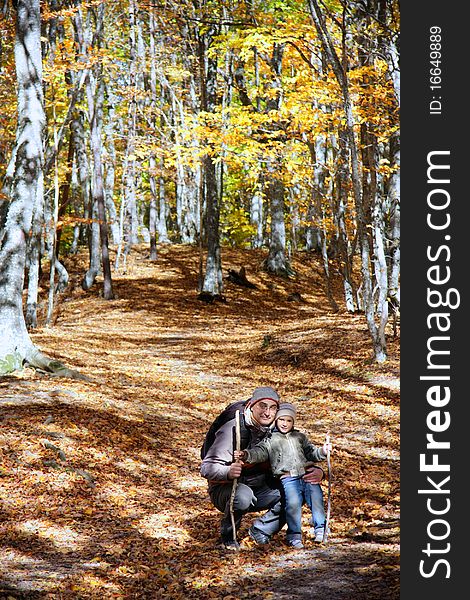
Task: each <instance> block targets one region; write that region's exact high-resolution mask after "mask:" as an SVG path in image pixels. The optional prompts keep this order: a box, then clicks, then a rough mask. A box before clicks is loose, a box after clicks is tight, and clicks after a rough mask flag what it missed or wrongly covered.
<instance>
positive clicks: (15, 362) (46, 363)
mask: <svg viewBox="0 0 470 600" xmlns="http://www.w3.org/2000/svg"><path fill="white" fill-rule="evenodd" d="M16 8H17V15H16V40H15V62H16V75H17V82H18V125H17V135H16V144H15V150H14V152H13V154H14V157H15V162H14V173H13V179H12V186H11V198H10V200H11V201H10V202H9V203H8V208H7V213H6V215H5V221H4V226H3V228H2V230H1V231H0V373H7V372H10V371H13V370H15V369H19V368H21V367H22V365H24V364H30V365H32V366H34V367H36V368H40V369H43V370H45V371H50V372H52V371H54V372H57V373H60V374H63V375H66V376H73V375H76V376H78V374H77V373H76V372H74V371H71V370H69V369H67V368H66V367H65V366H64V365H63V364H62V363H60V362H58V361H53V360H51V359H49V358H48V357H46V356H45V355H44V354H42V352H40V350H38V348H36V346H35V345H34V344H33V342H32V340H31V338H30V337H29V334H28V332H27V329H26V323H25V319H24V315H23V302H22V292H23V283H24V268H25V262H26V237H27V236H28V235H29V232H30V229H31V222H32V214H33V209H34V206H35V205H36V202H37V198H38V196H41V195H42V194H43V189H44V182H43V169H44V154H43V143H44V127H45V114H44V100H43V92H42V56H41V40H40V36H41V18H40V6H39V0H18V2H17V5H16Z"/></svg>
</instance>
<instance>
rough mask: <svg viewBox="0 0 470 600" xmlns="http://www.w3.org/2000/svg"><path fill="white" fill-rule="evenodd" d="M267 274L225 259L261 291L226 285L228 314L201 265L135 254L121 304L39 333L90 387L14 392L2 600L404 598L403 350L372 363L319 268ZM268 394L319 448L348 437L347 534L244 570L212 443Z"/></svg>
mask: <svg viewBox="0 0 470 600" xmlns="http://www.w3.org/2000/svg"><path fill="white" fill-rule="evenodd" d="M260 258H261V255H260V254H259V253H257V252H245V253H244V254H241V253H239V252H238V253H237V252H235V251H232V252H229V251H226V253H225V255H224V260H225V266H226V268H229V267H230V268H237V269H238V268H239V267H240V266H241V264H242V263H241V261H243V264H244V265H245V267H246V268H247V275H248V277H249V278H250V279H252V280H253V281H254V282H255V283H256V284H257V286H258V288H257V289H256V290H249V291H246V290H244V289H243V288H236V287H235V286H232V285H231V284H228V285H227V303H226V304H223V303H218V304H216V305H205V304H203V303H201V302H200V301H198V300H197V299H196V298H195V293H194V289H195V280H196V272H197V269H196V265H197V257H196V256H195V254H194V251H191V250H190V249H185V248H178V247H175V248H168V249H165V250H164V251H162V253H161V256H160V258H159V261H158V262H157V263H155V264H151V263H148V262H147V261H145V260H144V259H143V252H142V253H141V254H135V255H134V256H133V257H132V256H131V260H130V262H129V265H128V272H127V273H126V274H125V275H121V276H120V277H116V279H115V289H116V291H117V293H118V299H116V300H114V301H113V302H111V303H110V302H106V301H104V300H102V299H101V298H100V297H99V296H98V294H97V291H96V292H95V294H94V295H93V296H91V297H90V294H85V293H84V292H82V291H81V290H80V289H79V288H78V286H77V287H76V288H75V289H72V290H70V291H69V292H68V295H67V297H65V298H63V302H62V304H61V306H60V309H59V312H58V314H57V318H56V322H55V325H54V328H52V329H51V330H48V331H46V330H43V331H39V332H38V333H36V334H35V339H36V341H37V343H38V344H39V345H40V347H41V348H42V349H43V350H44V351H46V352H48V353H49V354H50V355H52V356H56V357H57V358H60V359H62V360H65V361H66V362H67V364H69V365H72V366H73V367H74V368H77V369H79V370H81V371H82V372H84V373H86V374H87V375H89V376H90V377H92V378H93V382H92V383H83V382H75V381H70V380H51V379H50V378H47V377H41V376H40V375H38V374H36V373H33V372H32V371H30V370H25V371H23V372H22V373H21V374H19V375H15V376H14V377H11V378H5V379H4V380H1V381H0V419H1V430H0V460H1V462H0V490H1V495H0V517H1V520H0V539H1V542H0V590H1V591H0V598H8V597H9V596H10V597H12V598H23V597H24V598H63V597H67V598H69V597H71V598H84V599H85V598H86V599H88V598H151V599H153V598H173V599H175V600H177V599H180V598H194V599H196V598H197V599H201V600H202V599H206V598H225V600H231V599H232V598H252V599H254V600H258V599H259V600H261V599H264V598H273V599H277V600H287V599H288V598H293V599H299V600H304V599H307V598H317V597H318V598H325V597H328V598H329V600H339V599H358V600H361V599H364V600H365V599H366V598H367V599H375V598H377V599H380V600H387V599H392V598H393V599H395V598H398V597H399V588H398V541H399V538H398V502H399V497H398V490H399V481H398V477H399V460H398V458H399V456H398V451H399V444H398V403H399V392H398V355H397V351H398V350H397V346H398V343H397V342H395V343H394V344H392V345H391V360H390V362H389V363H387V365H386V366H381V367H379V366H377V365H373V364H370V363H369V362H368V356H369V353H370V349H369V341H368V336H367V332H366V329H365V325H364V323H363V320H362V318H361V317H360V316H353V317H351V316H348V315H344V314H341V313H340V314H332V313H330V312H329V310H328V305H327V303H326V301H325V299H324V296H323V291H322V290H323V285H322V280H321V269H320V268H319V267H318V266H317V267H316V266H314V267H313V268H312V264H311V259H309V261H307V260H301V261H298V262H296V264H295V267H296V269H297V271H298V277H297V279H296V280H294V281H292V282H284V281H277V280H274V281H273V280H272V279H270V278H269V277H267V276H266V275H265V274H264V273H262V272H261V271H259V264H260ZM79 276H80V274H79V273H77V274H76V276H75V281H78V278H79ZM72 280H73V277H72ZM294 291H297V292H300V293H301V295H302V298H303V302H300V303H298V302H291V301H289V300H288V299H287V298H288V295H289V294H290V293H292V292H294ZM338 294H340V291H338ZM338 300H340V298H339V297H338ZM394 352H395V353H396V354H394ZM263 384H268V385H274V386H275V387H276V388H277V389H278V390H279V392H280V393H281V396H282V397H283V398H284V399H285V400H289V401H293V402H295V403H296V404H297V405H298V409H299V426H300V427H301V428H302V429H304V430H305V431H307V432H308V433H309V434H310V435H311V437H312V438H313V440H315V441H317V443H320V442H321V441H322V440H323V437H324V433H325V431H326V430H327V429H329V430H330V431H331V434H332V439H333V443H334V445H335V451H334V454H333V457H332V459H333V467H334V479H333V501H332V534H331V537H330V541H329V543H328V544H327V545H324V546H315V545H314V544H313V542H312V541H311V540H310V539H309V538H308V537H307V538H306V548H305V549H304V550H303V551H300V552H299V551H294V550H291V549H289V548H287V547H286V546H285V545H284V543H283V534H282V533H281V534H280V535H278V536H277V537H276V538H275V540H274V541H273V542H272V543H271V544H270V545H269V546H268V547H263V548H259V547H253V546H252V545H251V544H250V543H249V542H247V540H246V539H245V540H244V542H243V543H242V546H243V550H242V551H241V552H240V553H239V554H238V555H236V556H232V555H229V556H227V555H225V554H224V553H223V552H222V551H221V550H220V549H219V548H218V547H217V531H218V522H219V514H218V513H217V511H216V510H215V509H214V508H213V507H212V506H211V505H210V503H209V501H208V498H207V494H206V486H205V482H204V480H202V479H201V477H200V476H199V474H198V469H199V459H198V452H199V446H200V444H201V441H202V438H203V435H204V431H205V430H206V429H207V427H208V425H209V424H210V421H211V420H212V418H213V417H214V416H215V415H216V414H217V412H218V411H219V410H220V408H222V407H223V406H225V404H227V403H228V402H230V401H232V400H235V399H241V398H247V397H248V396H249V394H250V392H251V391H252V389H253V388H254V387H256V386H258V385H263ZM325 491H326V488H325ZM250 521H251V518H250V517H246V518H245V519H244V522H243V526H242V531H241V537H242V538H243V537H244V536H245V535H246V531H247V528H248V526H249V524H250ZM304 523H305V529H306V530H307V529H308V527H307V514H306V513H305V514H304ZM2 594H3V596H2Z"/></svg>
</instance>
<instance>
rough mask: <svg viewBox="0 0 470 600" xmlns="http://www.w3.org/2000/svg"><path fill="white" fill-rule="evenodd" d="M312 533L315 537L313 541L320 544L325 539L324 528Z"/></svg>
mask: <svg viewBox="0 0 470 600" xmlns="http://www.w3.org/2000/svg"><path fill="white" fill-rule="evenodd" d="M312 533H314V535H315V537H314V538H313V541H314V542H317V543H319V544H321V543H322V542H323V539H324V537H325V528H324V527H319V528H318V529H315V530H314V531H313V532H312Z"/></svg>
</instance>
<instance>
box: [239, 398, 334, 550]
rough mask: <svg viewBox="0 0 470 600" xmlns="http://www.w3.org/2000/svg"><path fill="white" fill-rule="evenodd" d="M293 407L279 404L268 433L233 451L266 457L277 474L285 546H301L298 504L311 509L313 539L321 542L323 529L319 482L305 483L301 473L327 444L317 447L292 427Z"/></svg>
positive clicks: (251, 458)
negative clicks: (253, 443) (281, 490)
mask: <svg viewBox="0 0 470 600" xmlns="http://www.w3.org/2000/svg"><path fill="white" fill-rule="evenodd" d="M295 415H296V409H295V407H294V406H293V405H292V404H289V403H284V404H281V405H280V407H279V410H278V411H277V413H276V419H275V424H276V429H275V430H274V431H273V433H272V435H271V436H270V437H268V438H265V439H264V440H263V441H261V442H259V443H258V444H256V446H254V447H253V448H251V449H250V450H242V451H240V452H239V451H236V452H235V456H234V457H235V460H242V461H244V462H246V463H252V464H254V463H260V462H264V461H266V460H268V459H269V461H270V463H271V469H272V472H273V474H274V475H275V476H277V477H280V479H281V483H282V487H283V488H284V495H285V499H286V521H287V535H286V540H287V543H288V544H289V546H293V547H294V548H303V544H302V534H301V517H302V505H303V503H304V501H305V502H306V503H307V505H308V507H309V508H310V510H311V511H312V520H311V522H312V525H313V526H314V532H315V541H316V542H322V541H323V536H324V533H325V508H324V505H323V492H322V489H321V487H320V485H319V484H318V483H317V484H311V483H307V482H306V481H304V480H303V478H302V476H303V475H304V473H305V467H306V466H308V465H309V464H311V463H312V462H317V461H320V460H325V458H326V453H327V451H328V449H331V445H327V444H326V443H325V444H324V445H323V448H317V447H316V446H314V445H313V444H312V443H311V442H310V441H309V440H308V438H307V436H306V435H305V434H304V433H301V432H300V431H298V430H297V429H294V421H295Z"/></svg>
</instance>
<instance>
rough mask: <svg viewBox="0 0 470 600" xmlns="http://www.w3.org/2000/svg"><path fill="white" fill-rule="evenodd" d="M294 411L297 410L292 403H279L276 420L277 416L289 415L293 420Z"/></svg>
mask: <svg viewBox="0 0 470 600" xmlns="http://www.w3.org/2000/svg"><path fill="white" fill-rule="evenodd" d="M296 413H297V411H296V409H295V406H294V405H293V404H290V403H289V402H283V403H282V404H280V405H279V410H278V411H277V413H276V420H277V419H279V417H291V418H292V419H293V420H294V421H295V415H296Z"/></svg>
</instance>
